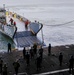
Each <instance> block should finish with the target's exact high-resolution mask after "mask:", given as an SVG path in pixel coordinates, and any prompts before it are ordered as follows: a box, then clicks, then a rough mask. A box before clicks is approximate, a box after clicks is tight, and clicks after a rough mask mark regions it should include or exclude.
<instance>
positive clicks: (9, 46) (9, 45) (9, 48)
mask: <svg viewBox="0 0 74 75" xmlns="http://www.w3.org/2000/svg"><path fill="white" fill-rule="evenodd" d="M9 52H11V44H10V43H8V53H9Z"/></svg>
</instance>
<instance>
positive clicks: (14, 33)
mask: <svg viewBox="0 0 74 75" xmlns="http://www.w3.org/2000/svg"><path fill="white" fill-rule="evenodd" d="M16 32H17V27H16V26H15V31H14V34H13V37H12V38H13V39H14V36H15V34H16Z"/></svg>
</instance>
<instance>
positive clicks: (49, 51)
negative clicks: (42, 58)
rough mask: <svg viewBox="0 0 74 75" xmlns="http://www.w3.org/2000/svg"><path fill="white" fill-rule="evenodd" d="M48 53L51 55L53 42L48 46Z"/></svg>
mask: <svg viewBox="0 0 74 75" xmlns="http://www.w3.org/2000/svg"><path fill="white" fill-rule="evenodd" d="M48 55H51V44H49V46H48Z"/></svg>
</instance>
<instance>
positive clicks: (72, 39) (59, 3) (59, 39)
mask: <svg viewBox="0 0 74 75" xmlns="http://www.w3.org/2000/svg"><path fill="white" fill-rule="evenodd" d="M3 4H4V5H5V8H6V10H8V11H12V12H14V13H18V14H19V15H21V16H24V17H26V18H27V19H29V20H30V21H32V22H34V21H35V20H37V21H38V22H40V23H42V24H43V29H42V31H43V39H42V32H41V31H40V32H39V33H38V35H37V36H38V38H39V39H40V40H42V41H44V42H45V44H46V45H47V46H48V44H49V43H51V45H52V46H57V45H66V44H74V0H19V1H18V0H12V1H8V0H1V2H0V6H1V7H3ZM18 27H19V28H20V25H19V26H18ZM21 30H22V28H21V29H20V31H21Z"/></svg>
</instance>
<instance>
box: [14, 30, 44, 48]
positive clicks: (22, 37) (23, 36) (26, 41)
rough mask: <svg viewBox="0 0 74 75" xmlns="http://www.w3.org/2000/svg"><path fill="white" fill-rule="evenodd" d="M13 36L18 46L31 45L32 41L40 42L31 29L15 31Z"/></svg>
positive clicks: (39, 43)
mask: <svg viewBox="0 0 74 75" xmlns="http://www.w3.org/2000/svg"><path fill="white" fill-rule="evenodd" d="M14 38H15V39H16V41H17V46H18V47H27V46H33V44H34V43H37V44H38V45H41V44H42V42H41V41H40V40H39V39H38V37H37V36H34V35H33V34H32V33H31V31H22V32H17V33H16V35H15V37H14ZM43 45H44V44H43Z"/></svg>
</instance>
